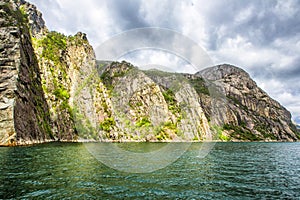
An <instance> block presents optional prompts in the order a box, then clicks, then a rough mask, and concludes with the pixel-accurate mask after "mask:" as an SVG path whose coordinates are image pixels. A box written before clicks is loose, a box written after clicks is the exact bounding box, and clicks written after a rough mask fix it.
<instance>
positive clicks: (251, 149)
mask: <svg viewBox="0 0 300 200" xmlns="http://www.w3.org/2000/svg"><path fill="white" fill-rule="evenodd" d="M99 145H102V144H99ZM126 145H127V147H128V145H129V146H130V151H134V149H135V148H136V149H137V152H141V151H143V149H145V151H149V147H151V145H152V147H153V145H154V146H156V148H157V147H159V145H161V146H163V145H164V144H145V143H140V144H126ZM199 146H201V144H192V146H191V147H190V148H189V150H188V151H186V152H185V153H184V154H183V156H182V157H181V158H179V159H178V160H177V161H176V162H174V163H172V164H171V165H169V166H168V167H166V168H164V169H161V170H158V171H155V172H152V173H146V174H133V173H125V172H120V171H116V170H113V169H111V168H109V167H106V166H105V165H103V164H101V163H100V162H99V161H97V160H96V159H94V157H93V156H92V155H90V154H89V152H88V151H87V150H86V147H85V145H83V144H60V143H53V144H43V145H38V146H31V147H14V148H0V172H1V174H0V199H299V198H300V143H217V144H216V145H215V147H214V148H213V149H212V151H211V152H210V153H209V154H208V155H207V156H206V157H205V158H203V159H201V158H199V157H197V155H198V153H199Z"/></svg>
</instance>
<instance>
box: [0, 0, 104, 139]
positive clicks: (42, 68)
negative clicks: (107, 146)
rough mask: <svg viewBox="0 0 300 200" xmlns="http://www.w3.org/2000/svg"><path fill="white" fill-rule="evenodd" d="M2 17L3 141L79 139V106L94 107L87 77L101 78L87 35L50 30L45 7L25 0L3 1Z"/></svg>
mask: <svg viewBox="0 0 300 200" xmlns="http://www.w3.org/2000/svg"><path fill="white" fill-rule="evenodd" d="M0 22H1V31H0V36H1V47H2V48H0V49H1V84H0V86H1V91H0V92H1V93H0V95H1V96H0V97H1V104H0V106H1V117H0V118H1V123H0V126H1V131H0V139H1V140H0V145H19V144H30V143H36V142H44V141H54V140H60V141H62V140H64V141H74V140H77V137H78V136H77V130H76V126H75V123H74V115H75V113H76V110H75V108H76V109H78V108H79V110H80V111H81V112H86V113H89V112H90V111H91V110H93V108H94V101H93V95H92V92H93V91H91V90H90V87H92V86H94V85H88V86H89V87H85V86H83V85H84V84H86V83H84V81H85V79H86V78H87V77H91V78H92V79H91V80H90V82H91V81H92V82H96V81H97V80H100V79H99V77H98V76H96V78H93V77H92V76H91V74H94V75H97V74H98V73H97V69H96V63H95V54H94V51H93V48H92V47H91V46H90V45H89V43H88V41H87V38H86V35H85V34H83V33H80V32H79V33H78V34H76V35H75V36H65V35H63V34H60V33H57V32H49V31H48V29H47V27H46V26H45V23H44V21H43V19H42V16H41V13H40V12H39V11H38V10H36V7H35V6H34V5H32V4H29V3H27V2H25V1H23V0H20V1H5V2H2V1H1V17H0ZM98 82H99V81H98ZM86 85H87V84H86ZM94 90H96V87H94ZM79 91H81V92H79ZM84 91H85V92H84ZM78 99H79V100H78ZM74 102H75V103H76V102H84V103H83V104H81V105H80V104H79V107H76V106H77V105H76V106H75V105H74ZM88 117H89V119H92V118H95V117H96V116H91V115H89V116H88Z"/></svg>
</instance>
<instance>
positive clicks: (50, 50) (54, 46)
mask: <svg viewBox="0 0 300 200" xmlns="http://www.w3.org/2000/svg"><path fill="white" fill-rule="evenodd" d="M38 45H39V46H41V47H43V51H42V55H41V57H43V58H46V59H48V60H51V61H53V62H54V64H55V65H60V64H61V52H62V51H65V50H66V48H67V37H66V36H65V35H63V34H61V33H58V32H55V31H52V32H50V33H48V34H47V36H46V37H44V38H43V39H41V40H40V41H39V42H38Z"/></svg>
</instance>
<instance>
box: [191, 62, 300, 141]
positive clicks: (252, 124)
mask: <svg viewBox="0 0 300 200" xmlns="http://www.w3.org/2000/svg"><path fill="white" fill-rule="evenodd" d="M196 75H197V76H199V77H203V78H205V79H206V80H208V82H209V83H211V84H215V85H216V86H217V87H218V88H222V93H223V94H224V98H223V100H224V101H226V104H225V106H224V112H223V114H222V115H219V116H218V117H217V118H219V119H218V121H219V122H221V123H219V125H221V126H223V129H224V130H225V131H226V132H227V135H228V136H229V138H231V139H237V140H251V141H252V140H280V141H295V140H297V139H299V135H297V134H298V133H297V130H296V127H295V126H294V125H293V123H292V121H291V114H290V112H289V111H287V110H286V109H285V108H284V107H283V106H281V105H280V104H279V103H278V102H277V101H275V100H273V99H272V98H270V97H269V96H268V95H267V93H266V92H264V91H263V90H262V89H260V88H259V87H258V86H257V85H256V83H255V82H254V81H253V80H252V79H251V78H250V76H249V74H248V73H246V72H245V71H244V70H242V69H240V68H237V67H235V66H232V65H226V64H224V65H219V66H216V67H212V68H208V69H206V70H203V71H201V72H198V73H197V74H196ZM217 87H216V88H217ZM217 104H218V102H217ZM204 107H209V106H207V105H206V106H205V105H204Z"/></svg>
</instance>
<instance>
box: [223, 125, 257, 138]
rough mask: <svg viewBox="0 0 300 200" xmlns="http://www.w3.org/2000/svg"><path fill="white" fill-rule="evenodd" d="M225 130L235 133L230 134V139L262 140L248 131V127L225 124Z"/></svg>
mask: <svg viewBox="0 0 300 200" xmlns="http://www.w3.org/2000/svg"><path fill="white" fill-rule="evenodd" d="M223 129H224V130H228V131H230V130H232V131H233V132H232V133H230V137H232V138H236V139H239V140H249V141H259V140H261V138H260V137H259V136H257V135H255V134H253V133H251V131H250V130H248V129H247V128H246V127H241V126H235V125H232V124H224V126H223Z"/></svg>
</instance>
